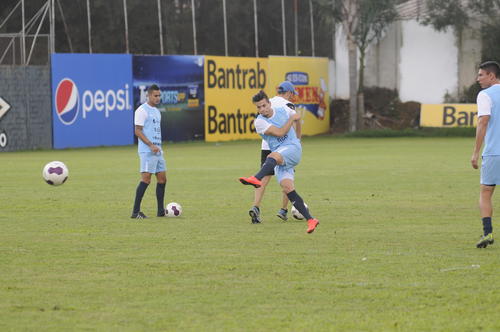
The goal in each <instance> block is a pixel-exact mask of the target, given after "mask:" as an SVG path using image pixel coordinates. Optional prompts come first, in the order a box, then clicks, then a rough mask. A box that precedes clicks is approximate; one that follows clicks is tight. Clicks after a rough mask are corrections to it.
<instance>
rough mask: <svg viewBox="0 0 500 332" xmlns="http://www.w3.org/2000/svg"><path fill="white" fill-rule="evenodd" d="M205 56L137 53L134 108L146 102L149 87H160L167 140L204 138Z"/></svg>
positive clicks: (159, 107)
mask: <svg viewBox="0 0 500 332" xmlns="http://www.w3.org/2000/svg"><path fill="white" fill-rule="evenodd" d="M203 66H204V57H203V56H193V55H166V56H134V57H133V77H134V108H137V107H139V106H140V105H141V104H143V103H145V102H146V96H147V89H148V87H149V86H150V85H152V84H156V85H158V86H159V87H160V90H161V102H160V104H159V105H158V109H159V110H160V112H161V115H162V119H161V122H162V123H161V125H162V136H163V140H167V141H186V140H195V139H204V134H205V131H204V127H203V126H204V122H203V112H204V100H205V96H204V83H203V75H204V72H203Z"/></svg>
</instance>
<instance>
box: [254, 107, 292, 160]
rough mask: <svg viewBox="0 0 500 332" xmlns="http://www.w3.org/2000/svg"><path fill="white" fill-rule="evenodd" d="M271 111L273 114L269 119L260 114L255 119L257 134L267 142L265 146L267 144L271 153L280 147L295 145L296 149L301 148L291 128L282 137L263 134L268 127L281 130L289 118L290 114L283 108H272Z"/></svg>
mask: <svg viewBox="0 0 500 332" xmlns="http://www.w3.org/2000/svg"><path fill="white" fill-rule="evenodd" d="M273 110H274V114H273V116H271V117H270V118H266V117H265V116H263V115H262V114H259V116H258V117H257V118H256V119H255V122H256V124H255V127H256V129H257V133H258V134H259V135H260V136H261V137H262V139H264V140H265V141H266V142H267V144H269V148H270V149H271V151H276V150H277V149H278V148H279V147H280V146H282V145H295V146H297V147H298V148H301V145H300V140H299V139H298V138H297V134H296V133H295V129H294V128H293V127H291V128H290V130H289V131H288V133H287V134H286V135H285V136H283V137H276V136H272V135H266V134H264V132H265V131H266V130H267V128H269V126H275V127H278V128H282V127H283V126H284V125H285V124H286V123H287V121H288V119H289V118H290V116H291V115H290V113H289V112H287V111H286V109H285V108H283V107H277V108H273ZM263 122H266V124H263ZM259 128H262V130H259Z"/></svg>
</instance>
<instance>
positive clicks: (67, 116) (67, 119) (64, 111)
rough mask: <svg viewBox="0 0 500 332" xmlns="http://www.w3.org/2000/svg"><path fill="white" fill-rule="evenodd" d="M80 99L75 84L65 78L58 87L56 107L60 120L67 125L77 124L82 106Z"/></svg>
mask: <svg viewBox="0 0 500 332" xmlns="http://www.w3.org/2000/svg"><path fill="white" fill-rule="evenodd" d="M79 99H80V97H79V95H78V88H77V87H76V84H75V82H73V81H72V80H71V79H69V78H63V79H62V80H61V81H60V82H59V84H58V85H57V89H56V96H55V104H56V105H55V106H56V113H57V116H58V117H59V120H61V122H62V123H64V124H65V125H70V124H72V123H73V122H75V120H76V117H77V116H78V108H79V106H80V100H79Z"/></svg>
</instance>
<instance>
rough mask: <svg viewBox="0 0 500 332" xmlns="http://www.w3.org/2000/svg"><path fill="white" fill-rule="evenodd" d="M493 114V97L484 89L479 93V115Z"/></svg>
mask: <svg viewBox="0 0 500 332" xmlns="http://www.w3.org/2000/svg"><path fill="white" fill-rule="evenodd" d="M484 115H491V98H490V96H488V95H487V94H486V93H485V92H484V91H481V92H479V94H478V95H477V116H478V117H480V116H484Z"/></svg>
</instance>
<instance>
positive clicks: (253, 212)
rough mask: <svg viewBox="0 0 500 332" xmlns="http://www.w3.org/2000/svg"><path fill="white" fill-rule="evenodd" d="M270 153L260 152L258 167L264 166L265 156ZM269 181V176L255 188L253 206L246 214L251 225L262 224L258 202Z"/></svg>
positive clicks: (266, 151) (269, 151)
mask: <svg viewBox="0 0 500 332" xmlns="http://www.w3.org/2000/svg"><path fill="white" fill-rule="evenodd" d="M270 153H271V150H267V149H264V150H260V167H262V165H264V163H265V162H266V159H267V156H269V154H270ZM273 175H274V172H273ZM269 180H271V176H265V177H264V178H263V179H262V181H261V186H260V187H258V188H255V192H254V200H253V206H252V207H251V208H250V210H248V214H249V215H250V218H251V220H252V224H259V223H261V222H262V219H261V218H260V202H261V201H262V198H263V197H264V192H265V190H266V186H267V184H268V183H269Z"/></svg>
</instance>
